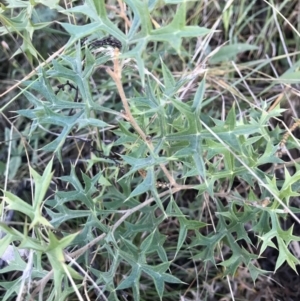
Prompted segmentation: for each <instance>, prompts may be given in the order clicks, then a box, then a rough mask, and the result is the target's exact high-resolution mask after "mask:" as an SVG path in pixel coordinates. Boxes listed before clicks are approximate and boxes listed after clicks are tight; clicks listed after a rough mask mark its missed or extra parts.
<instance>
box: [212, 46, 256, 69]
mask: <svg viewBox="0 0 300 301" xmlns="http://www.w3.org/2000/svg"><path fill="white" fill-rule="evenodd" d="M257 49H258V47H257V46H254V45H250V44H245V43H236V44H232V45H225V46H223V47H222V48H221V49H220V50H219V51H218V52H217V53H216V54H215V55H213V56H212V57H211V58H210V63H211V64H217V63H221V62H227V61H230V60H234V59H235V58H236V56H237V55H238V54H239V53H241V52H245V51H253V50H257Z"/></svg>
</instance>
